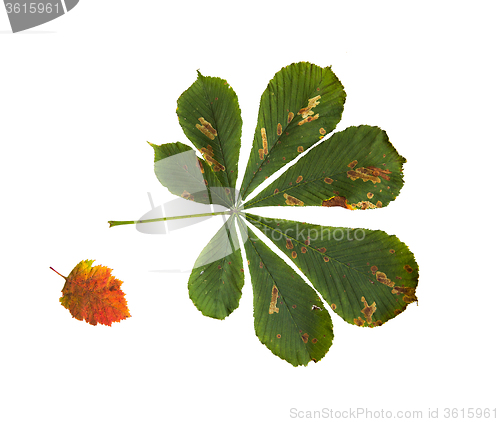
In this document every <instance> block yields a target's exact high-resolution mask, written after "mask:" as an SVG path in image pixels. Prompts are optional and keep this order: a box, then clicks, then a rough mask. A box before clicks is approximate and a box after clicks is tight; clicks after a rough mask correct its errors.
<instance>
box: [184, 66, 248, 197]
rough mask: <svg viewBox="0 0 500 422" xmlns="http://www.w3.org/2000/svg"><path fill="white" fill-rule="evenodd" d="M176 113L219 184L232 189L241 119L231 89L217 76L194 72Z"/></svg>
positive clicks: (236, 173)
mask: <svg viewBox="0 0 500 422" xmlns="http://www.w3.org/2000/svg"><path fill="white" fill-rule="evenodd" d="M177 115H178V117H179V123H180V125H181V127H182V130H183V131H184V133H185V134H186V136H187V137H188V139H189V140H190V141H191V142H192V143H193V144H194V146H195V147H196V148H197V149H198V150H199V151H200V152H201V153H202V154H203V156H204V158H205V160H206V161H207V162H208V164H209V165H210V166H211V167H212V170H213V171H214V172H215V175H216V176H217V178H218V179H219V181H220V183H221V185H222V187H224V188H226V187H228V188H232V189H234V188H235V186H236V179H237V177H238V159H239V154H240V146H241V140H240V138H241V126H242V120H241V111H240V107H239V105H238V98H237V96H236V94H235V92H234V91H233V89H232V88H231V87H230V86H229V85H228V83H227V82H226V81H225V80H223V79H221V78H212V77H208V76H203V75H202V74H201V73H200V72H198V79H197V80H196V81H195V82H194V83H193V85H191V86H190V87H189V88H188V89H187V90H186V91H184V92H183V93H182V95H181V96H180V97H179V99H178V100H177ZM233 202H234V201H233Z"/></svg>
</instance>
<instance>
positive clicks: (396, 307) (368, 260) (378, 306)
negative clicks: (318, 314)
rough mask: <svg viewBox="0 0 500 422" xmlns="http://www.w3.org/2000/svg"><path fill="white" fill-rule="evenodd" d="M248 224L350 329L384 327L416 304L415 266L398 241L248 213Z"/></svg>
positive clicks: (376, 234)
mask: <svg viewBox="0 0 500 422" xmlns="http://www.w3.org/2000/svg"><path fill="white" fill-rule="evenodd" d="M246 219H247V220H248V221H249V222H251V223H252V224H253V225H254V226H255V227H257V228H258V229H259V230H261V231H262V232H263V233H264V234H265V235H266V236H267V237H268V238H269V239H271V240H272V241H273V242H274V244H275V245H276V246H278V248H280V249H281V250H282V251H283V252H285V253H286V254H287V255H288V256H289V257H290V258H291V259H292V260H293V262H294V263H295V264H296V265H297V267H298V268H299V269H300V270H301V271H302V272H303V273H304V275H305V276H306V277H307V278H308V279H309V280H310V281H311V283H312V284H313V286H314V288H315V289H316V290H317V291H318V292H319V293H320V294H321V295H322V296H323V298H324V299H325V300H326V302H327V303H328V305H329V306H330V307H331V308H332V309H333V310H334V311H335V312H336V313H337V314H338V315H340V316H341V317H342V318H343V319H344V320H346V321H347V322H349V323H351V324H356V325H359V326H363V325H367V326H372V327H373V326H378V325H382V324H383V323H384V322H386V321H388V320H389V319H391V318H394V317H395V316H396V315H398V314H400V313H401V312H403V311H404V310H405V309H406V307H407V306H408V304H410V303H412V302H415V301H416V300H417V298H416V296H415V289H416V287H417V283H418V265H417V263H416V262H415V258H414V257H413V254H412V253H411V252H410V250H409V249H408V247H407V246H406V245H405V244H404V243H403V242H401V241H400V240H399V239H398V238H397V237H396V236H389V235H388V234H387V233H385V232H383V231H381V230H367V229H356V230H355V229H347V228H342V227H325V226H319V225H314V224H306V223H299V222H298V221H289V220H276V219H273V218H263V217H260V216H257V215H252V214H248V213H247V214H246Z"/></svg>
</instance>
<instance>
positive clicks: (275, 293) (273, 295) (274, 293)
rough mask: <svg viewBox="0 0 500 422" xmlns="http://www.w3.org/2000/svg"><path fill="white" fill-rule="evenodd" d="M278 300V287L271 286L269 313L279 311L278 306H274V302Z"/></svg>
mask: <svg viewBox="0 0 500 422" xmlns="http://www.w3.org/2000/svg"><path fill="white" fill-rule="evenodd" d="M277 301H278V288H277V287H276V286H273V290H272V293H271V303H270V305H269V314H274V313H275V312H276V313H279V311H280V310H279V308H277V307H276V303H277Z"/></svg>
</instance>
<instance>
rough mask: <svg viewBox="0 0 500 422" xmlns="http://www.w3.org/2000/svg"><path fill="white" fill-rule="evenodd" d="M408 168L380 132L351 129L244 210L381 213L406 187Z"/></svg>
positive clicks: (308, 157)
mask: <svg viewBox="0 0 500 422" xmlns="http://www.w3.org/2000/svg"><path fill="white" fill-rule="evenodd" d="M404 162H406V160H405V159H404V158H403V157H401V156H400V155H399V154H398V152H397V151H396V149H395V148H394V147H393V146H392V144H391V143H390V141H389V138H388V137H387V134H386V133H385V132H384V131H383V130H382V129H380V128H378V127H374V126H357V127H349V128H347V129H346V130H344V131H342V132H337V133H335V134H333V136H332V137H331V138H330V139H327V140H325V141H324V142H322V143H321V144H319V145H317V146H316V147H314V148H312V149H311V151H310V152H309V153H308V154H307V155H305V156H304V157H302V158H301V159H300V160H299V161H297V163H295V164H294V165H293V166H292V167H290V168H289V169H288V170H287V171H286V172H285V173H283V174H282V175H281V176H280V177H279V178H278V179H277V180H275V181H274V182H273V183H271V185H269V186H268V187H267V188H265V189H264V190H263V191H262V192H260V193H259V194H258V195H257V196H256V197H255V198H253V199H251V200H250V201H249V202H248V203H247V204H245V208H247V209H248V208H252V207H264V206H304V205H306V206H307V205H313V206H323V207H334V206H340V207H343V208H348V209H371V208H381V207H384V206H386V205H387V204H388V203H389V202H390V201H392V200H393V199H395V198H396V196H397V195H398V194H399V191H400V190H401V188H402V187H403V163H404Z"/></svg>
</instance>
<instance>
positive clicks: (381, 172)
mask: <svg viewBox="0 0 500 422" xmlns="http://www.w3.org/2000/svg"><path fill="white" fill-rule="evenodd" d="M367 169H368V170H371V171H372V172H373V175H374V176H380V177H381V178H382V179H385V180H391V178H390V177H389V176H387V175H388V174H391V173H392V172H391V171H389V170H382V169H381V168H378V167H375V166H368V167H367Z"/></svg>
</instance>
